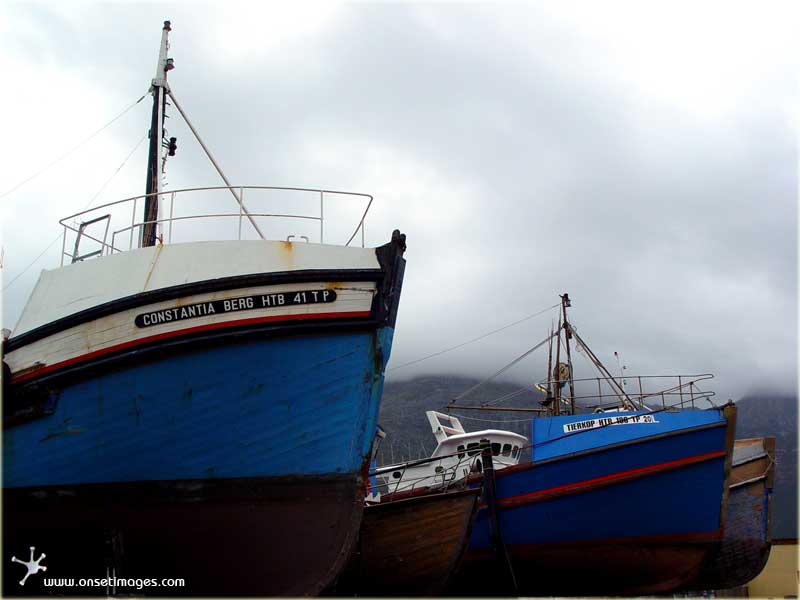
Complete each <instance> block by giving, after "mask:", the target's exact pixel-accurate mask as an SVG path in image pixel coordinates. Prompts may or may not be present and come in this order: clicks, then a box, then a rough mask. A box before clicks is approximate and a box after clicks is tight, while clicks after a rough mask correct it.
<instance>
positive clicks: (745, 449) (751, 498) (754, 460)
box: [685, 438, 775, 590]
mask: <svg viewBox="0 0 800 600" xmlns="http://www.w3.org/2000/svg"><path fill="white" fill-rule="evenodd" d="M774 465H775V438H754V439H747V440H736V442H735V446H734V453H733V468H732V472H731V485H730V491H729V495H728V510H727V513H726V516H725V533H724V535H723V538H722V543H721V544H720V547H719V549H718V551H717V552H716V553H715V554H714V555H713V557H711V558H710V560H708V561H706V563H704V564H703V566H702V569H701V570H700V572H699V573H698V575H697V577H696V578H695V579H694V580H692V581H691V582H690V583H688V584H687V585H686V586H685V587H686V589H691V590H722V589H730V588H734V587H739V586H742V585H745V584H746V583H748V582H749V581H752V580H753V579H755V577H756V576H757V575H758V574H759V573H760V572H761V571H762V570H763V569H764V567H765V566H766V564H767V560H768V559H769V554H770V549H771V546H772V528H771V524H772V518H771V516H772V515H771V512H772V486H773V481H774V470H775V468H774Z"/></svg>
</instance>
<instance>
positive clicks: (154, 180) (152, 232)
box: [139, 21, 174, 246]
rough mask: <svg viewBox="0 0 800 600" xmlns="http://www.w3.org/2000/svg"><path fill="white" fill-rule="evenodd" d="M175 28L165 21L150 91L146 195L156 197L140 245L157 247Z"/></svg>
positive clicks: (149, 201) (148, 201) (147, 209)
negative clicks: (171, 36) (171, 40)
mask: <svg viewBox="0 0 800 600" xmlns="http://www.w3.org/2000/svg"><path fill="white" fill-rule="evenodd" d="M171 29H172V28H171V27H170V22H169V21H164V27H163V29H162V30H161V48H160V50H159V53H158V64H157V65H156V76H155V78H154V79H153V82H152V84H151V86H150V92H151V93H152V94H153V114H152V116H151V118H150V154H149V155H148V158H147V187H146V190H145V194H152V195H148V196H147V197H146V198H145V202H144V223H145V225H143V226H142V235H141V238H140V241H139V245H140V246H154V245H155V243H156V230H157V223H156V221H158V204H159V196H158V194H159V193H160V192H161V172H162V161H161V152H162V147H163V143H164V108H165V106H166V102H167V92H168V91H169V86H168V85H167V71H169V70H171V69H172V59H168V58H167V51H168V50H169V40H168V36H169V32H170V31H171ZM171 141H172V140H171ZM173 145H174V144H173ZM170 153H173V149H172V147H170Z"/></svg>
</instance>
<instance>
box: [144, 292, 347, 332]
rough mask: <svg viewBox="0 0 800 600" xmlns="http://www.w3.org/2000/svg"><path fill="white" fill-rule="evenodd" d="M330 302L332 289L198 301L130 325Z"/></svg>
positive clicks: (161, 311) (146, 324)
mask: <svg viewBox="0 0 800 600" xmlns="http://www.w3.org/2000/svg"><path fill="white" fill-rule="evenodd" d="M334 300H336V292H335V291H333V290H304V291H302V292H278V293H275V294H257V295H255V296H241V297H239V298H228V299H226V300H213V301H210V302H198V303H196V304H187V305H186V306H176V307H175V308H163V309H161V310H154V311H152V312H146V313H142V314H140V315H136V319H135V320H134V323H136V326H137V327H151V326H153V325H162V324H164V323H172V322H174V321H184V320H186V319H197V318H200V317H208V316H210V315H216V314H225V313H232V312H241V311H247V310H260V309H264V308H279V307H282V306H299V305H301V304H329V303H331V302H333V301H334Z"/></svg>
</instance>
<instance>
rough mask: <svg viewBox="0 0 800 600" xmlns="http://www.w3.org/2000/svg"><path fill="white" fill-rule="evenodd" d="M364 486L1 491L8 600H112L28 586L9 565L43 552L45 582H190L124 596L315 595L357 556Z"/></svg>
mask: <svg viewBox="0 0 800 600" xmlns="http://www.w3.org/2000/svg"><path fill="white" fill-rule="evenodd" d="M364 488H365V483H364V480H363V478H362V477H360V476H353V475H349V476H339V477H336V476H313V477H310V476H297V477H276V478H262V479H241V480H218V481H214V480H189V481H172V482H166V481H165V482H147V483H139V484H113V485H112V484H98V485H84V486H73V487H71V488H67V487H54V488H52V489H37V490H4V501H5V505H6V511H5V512H4V523H3V525H4V528H3V581H4V584H3V585H4V588H3V594H4V595H9V594H12V595H19V594H21V593H24V594H25V595H35V596H42V595H47V594H51V593H58V594H59V595H62V594H66V595H80V596H85V595H87V593H96V594H101V595H105V594H106V590H105V588H96V589H95V590H94V591H93V590H92V589H89V588H77V587H76V588H71V589H70V588H64V589H59V590H57V591H56V590H52V589H48V588H44V587H43V578H31V579H30V580H29V581H28V582H26V585H25V587H24V588H20V586H19V585H18V583H17V582H18V581H19V577H18V575H19V573H18V572H17V571H18V569H19V567H18V566H17V565H15V564H14V563H12V562H11V556H12V555H16V556H26V555H27V552H28V548H29V546H35V547H36V548H37V549H40V550H42V551H44V552H45V553H46V554H47V559H46V561H45V563H44V564H47V566H48V571H47V577H48V578H49V577H54V578H60V577H67V578H75V579H76V580H77V579H78V578H80V577H87V578H88V577H92V578H103V577H107V571H106V569H107V568H114V569H116V571H115V572H116V576H117V577H125V578H140V579H141V578H162V577H163V578H184V579H185V582H186V585H185V587H183V588H163V587H154V588H145V589H143V590H135V589H134V590H130V589H125V590H122V591H121V592H122V593H123V594H125V593H134V594H136V595H148V596H168V595H169V596H201V595H202V596H208V595H213V596H308V595H316V594H318V593H319V592H320V591H321V590H322V589H323V588H324V587H325V586H326V585H328V584H329V583H330V582H331V580H332V579H333V578H334V577H335V576H336V575H337V574H338V573H339V572H340V571H341V569H342V567H343V566H344V565H345V564H346V562H347V560H348V559H349V557H350V556H351V555H352V551H353V549H354V547H355V542H356V539H357V533H356V532H357V531H358V526H359V522H360V520H361V515H362V511H363V500H361V499H362V498H363V493H364ZM9 512H11V513H12V514H13V519H12V518H7V515H8V514H9ZM322 532H324V534H323V533H322ZM265 540H267V541H269V543H268V544H265ZM15 567H16V568H15Z"/></svg>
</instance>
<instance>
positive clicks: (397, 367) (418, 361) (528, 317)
mask: <svg viewBox="0 0 800 600" xmlns="http://www.w3.org/2000/svg"><path fill="white" fill-rule="evenodd" d="M559 306H561V304H560V303H559V304H554V305H553V306H549V307H547V308H545V309H543V310H540V311H538V312H535V313H533V314H531V315H528V316H527V317H523V318H521V319H519V320H517V321H514V322H513V323H509V324H508V325H503V326H502V327H500V328H499V329H495V330H494V331H489V332H487V333H484V334H482V335H479V336H478V337H476V338H473V339H471V340H467V341H466V342H462V343H460V344H458V345H456V346H452V347H450V348H445V349H444V350H440V351H439V352H434V353H433V354H429V355H428V356H423V357H422V358H418V359H416V360H412V361H410V362H407V363H403V364H402V365H398V366H396V367H392V368H391V369H386V371H387V372H388V371H397V370H398V369H403V368H405V367H409V366H411V365H415V364H417V363H420V362H422V361H423V360H428V359H429V358H434V357H435V356H440V355H442V354H445V353H447V352H451V351H452V350H458V349H459V348H463V347H464V346H466V345H467V344H472V343H473V342H477V341H480V340H482V339H484V338H486V337H489V336H490V335H494V334H495V333H499V332H501V331H504V330H506V329H509V328H510V327H513V326H514V325H519V324H520V323H523V322H525V321H528V320H529V319H532V318H534V317H538V316H539V315H541V314H544V313H546V312H547V311H549V310H553V309H554V308H557V307H559Z"/></svg>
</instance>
